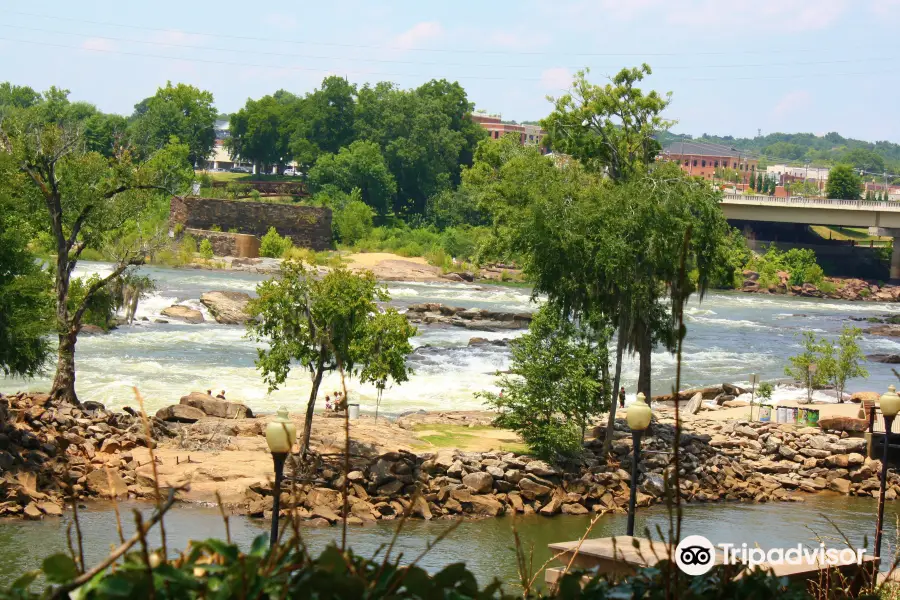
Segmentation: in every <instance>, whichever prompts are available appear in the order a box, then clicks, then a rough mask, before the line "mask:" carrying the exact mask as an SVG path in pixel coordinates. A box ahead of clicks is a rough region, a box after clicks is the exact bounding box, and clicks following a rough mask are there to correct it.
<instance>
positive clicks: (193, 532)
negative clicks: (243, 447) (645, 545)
mask: <svg viewBox="0 0 900 600" xmlns="http://www.w3.org/2000/svg"><path fill="white" fill-rule="evenodd" d="M132 509H139V510H141V511H142V512H143V513H144V515H145V517H146V515H147V514H148V513H149V511H150V505H149V504H146V503H136V502H127V503H122V504H121V505H120V510H121V512H122V515H123V520H124V526H123V530H124V532H125V535H126V536H130V535H131V534H132V533H133V532H134V525H133V523H134V520H133V516H132ZM875 509H876V503H875V501H874V500H873V499H872V498H851V497H844V496H836V495H835V496H832V495H825V494H823V495H818V496H809V497H807V499H806V502H804V503H799V504H736V503H727V504H725V503H722V504H694V505H688V506H686V508H685V510H684V524H683V535H685V536H686V535H693V534H701V535H704V536H706V537H707V538H709V539H710V541H712V542H713V543H714V544H719V543H733V544H736V545H737V546H740V545H741V544H742V543H746V544H747V546H748V547H751V548H752V547H756V546H757V545H758V546H759V547H760V548H763V549H765V550H768V549H770V548H788V547H796V546H797V544H803V545H804V546H808V547H812V548H815V547H816V546H818V540H819V539H822V540H823V541H825V543H826V545H828V546H834V547H837V548H842V547H845V546H846V544H844V543H843V542H841V541H840V540H842V539H843V537H844V536H846V538H847V539H849V540H850V542H851V543H852V544H853V547H854V548H856V547H859V548H863V547H866V546H864V545H863V544H864V539H866V538H867V543H868V546H867V547H868V548H869V549H871V547H872V541H873V538H874V522H875ZM80 515H81V519H80V522H81V527H82V530H83V531H84V548H85V559H86V562H87V563H88V564H89V565H90V564H95V563H96V562H99V561H100V560H101V559H102V558H103V557H104V556H105V553H106V552H107V551H108V549H109V548H110V547H111V545H117V544H118V537H117V534H116V526H115V516H114V513H113V512H112V510H111V509H110V507H109V506H108V505H104V504H101V503H91V504H90V505H89V506H88V507H86V508H85V509H83V510H82V511H81V512H80ZM896 516H897V506H896V503H892V502H891V503H888V505H887V508H886V515H885V523H887V524H888V526H887V529H886V532H885V539H884V543H885V546H886V548H885V549H884V555H885V556H893V554H892V553H893V549H894V544H895V541H896V535H895V533H894V530H893V525H892V524H893V523H895V522H896V521H895V519H896ZM828 519H831V520H832V521H833V522H834V523H835V524H836V525H837V526H838V527H840V532H841V533H839V532H838V531H837V530H836V529H835V527H834V526H833V525H832V524H831V523H829V521H828ZM70 520H71V516H70V513H68V512H67V513H66V516H64V517H62V518H61V519H46V520H44V521H37V522H35V521H9V522H6V523H2V524H0V547H2V548H3V552H2V557H0V586H2V585H8V584H9V583H11V582H12V581H13V580H14V579H15V578H16V577H17V576H18V575H21V574H22V573H23V572H24V571H26V570H29V569H37V568H40V563H41V560H42V559H43V557H45V556H47V555H49V554H51V553H53V552H65V549H66V528H67V527H68V525H69V522H70ZM589 522H590V518H589V517H568V516H557V517H554V518H553V519H552V520H550V519H547V518H545V517H541V516H532V517H528V518H520V519H519V521H518V524H517V526H518V529H519V532H520V535H521V538H522V540H523V543H524V546H525V547H526V549H529V548H530V547H531V546H532V545H533V547H534V566H535V568H538V567H540V566H541V565H542V564H543V563H544V562H545V561H546V560H547V559H548V558H549V557H550V553H549V551H548V549H547V544H549V543H553V542H563V541H570V540H577V539H579V538H580V537H581V536H582V535H583V534H584V532H585V530H586V528H587V526H588V524H589ZM668 523H669V520H668V513H667V511H666V509H665V508H664V507H662V506H655V507H652V508H648V509H639V510H638V513H637V518H636V527H635V530H636V531H637V532H643V531H646V530H647V529H649V530H650V531H651V532H652V537H653V538H654V539H660V538H659V536H658V535H657V534H656V533H655V532H656V531H657V527H659V528H661V529H662V530H663V531H664V532H665V531H667V529H668ZM451 524H452V522H451V521H431V522H425V521H420V520H413V521H410V522H408V523H407V524H406V526H405V528H404V533H403V535H402V536H400V537H399V539H398V541H397V545H396V548H395V555H396V553H402V554H403V556H404V557H406V562H408V561H409V560H412V558H413V557H415V556H418V555H419V553H420V552H422V551H423V550H424V549H425V545H426V544H427V543H428V542H429V541H430V540H433V539H434V538H435V537H436V536H437V535H439V534H440V533H441V532H442V531H444V530H445V529H446V528H447V527H450V526H451ZM551 524H552V526H551ZM512 525H513V521H512V518H510V517H501V518H497V519H486V520H483V521H464V522H462V523H461V524H460V525H459V527H458V528H457V529H456V530H455V531H453V532H451V533H450V534H449V535H448V536H447V537H446V538H445V539H444V540H443V541H441V543H440V544H438V545H437V546H436V547H435V548H434V549H432V550H431V551H430V552H429V553H428V554H427V555H426V556H425V558H424V559H423V560H422V561H421V562H420V565H421V566H422V567H423V568H425V569H426V570H428V571H430V572H435V571H438V570H440V569H441V568H443V567H445V566H447V565H448V564H451V563H454V562H466V563H467V564H468V566H469V568H470V569H471V570H472V571H473V573H474V574H475V576H476V577H477V578H478V580H479V582H480V583H482V584H485V583H488V582H490V581H491V580H492V579H493V578H494V577H497V578H499V579H500V580H501V581H503V582H504V583H505V584H507V586H508V587H509V588H512V587H513V586H515V583H516V582H517V575H516V560H515V553H514V550H513V548H514V541H513V536H512ZM395 527H396V523H390V522H380V523H379V524H378V525H374V526H371V527H366V528H351V529H350V530H349V535H348V538H349V545H350V547H351V548H353V550H354V552H356V553H357V554H360V555H362V556H369V557H371V556H373V555H374V554H375V552H376V550H378V549H379V547H381V546H382V545H386V544H388V543H389V542H390V541H391V537H392V536H393V533H394V528H395ZM230 529H231V536H232V539H233V540H234V541H235V542H236V543H238V544H239V545H240V546H241V547H242V548H243V549H245V550H247V549H249V547H250V543H251V541H252V540H253V538H255V537H256V536H258V535H266V534H267V531H268V522H266V521H261V520H253V519H249V518H246V517H232V518H231V519H230ZM166 531H167V534H168V538H167V541H168V546H169V548H170V549H174V550H183V549H184V548H185V547H186V546H187V543H188V540H192V539H193V540H202V539H206V538H208V537H220V538H224V537H225V527H224V525H223V522H222V518H221V516H220V515H219V512H218V510H216V509H214V508H205V507H199V506H198V507H192V506H184V505H181V506H177V507H175V508H174V509H173V510H172V511H171V512H170V513H169V515H168V516H167V518H166ZM624 532H625V516H623V515H607V516H605V517H602V518H601V519H600V520H599V522H598V523H597V524H596V525H595V526H594V529H593V530H592V531H591V534H590V537H606V536H611V535H624ZM841 534H843V535H841ZM340 535H341V533H340V528H339V527H332V528H328V529H304V530H303V537H304V540H305V542H306V544H307V546H308V547H309V548H310V551H311V552H313V553H314V554H315V553H318V552H319V551H320V550H321V549H322V548H324V547H325V546H326V545H327V544H329V543H331V542H338V543H339V542H340ZM153 539H154V540H155V541H154V545H155V546H156V547H158V541H159V538H158V536H156V535H155V536H154V537H153ZM869 555H871V552H870V553H869Z"/></svg>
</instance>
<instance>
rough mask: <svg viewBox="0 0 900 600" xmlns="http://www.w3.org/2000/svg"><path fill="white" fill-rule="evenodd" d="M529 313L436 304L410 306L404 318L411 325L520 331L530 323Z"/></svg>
mask: <svg viewBox="0 0 900 600" xmlns="http://www.w3.org/2000/svg"><path fill="white" fill-rule="evenodd" d="M531 317H532V315H531V313H508V312H496V311H491V310H486V309H483V308H462V307H459V306H447V305H445V304H439V303H436V302H428V303H424V304H411V305H410V306H409V308H407V311H406V318H407V319H408V320H409V321H410V322H411V323H425V324H444V325H453V326H455V327H465V328H466V329H474V330H478V331H501V330H504V329H522V328H525V327H528V324H529V323H531Z"/></svg>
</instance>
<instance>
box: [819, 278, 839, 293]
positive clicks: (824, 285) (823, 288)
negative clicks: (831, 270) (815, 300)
mask: <svg viewBox="0 0 900 600" xmlns="http://www.w3.org/2000/svg"><path fill="white" fill-rule="evenodd" d="M818 287H819V291H820V292H824V293H826V294H833V293H835V292H836V291H837V286H836V285H835V284H833V283H832V282H830V281H821V282H820V283H819V284H818Z"/></svg>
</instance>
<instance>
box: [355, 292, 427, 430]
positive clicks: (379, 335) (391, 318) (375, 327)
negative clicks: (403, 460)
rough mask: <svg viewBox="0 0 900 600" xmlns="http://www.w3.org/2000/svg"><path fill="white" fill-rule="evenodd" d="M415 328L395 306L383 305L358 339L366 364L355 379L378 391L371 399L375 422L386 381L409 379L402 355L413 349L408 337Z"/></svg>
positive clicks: (400, 381) (397, 381) (414, 331)
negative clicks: (363, 334) (382, 310)
mask: <svg viewBox="0 0 900 600" xmlns="http://www.w3.org/2000/svg"><path fill="white" fill-rule="evenodd" d="M416 331H417V330H416V328H415V327H413V326H412V325H410V324H409V321H408V320H407V318H406V317H405V316H404V315H401V314H400V313H398V312H397V309H395V308H387V309H385V311H384V312H379V313H376V314H375V315H374V316H373V317H372V321H371V323H369V326H368V327H367V329H366V335H365V337H364V338H363V339H362V340H361V341H360V348H359V354H360V355H361V356H365V357H366V364H365V366H364V367H363V368H362V370H361V371H360V373H359V380H360V381H361V382H363V383H372V384H374V385H375V389H377V390H378V398H377V400H376V401H375V421H376V422H377V421H378V409H379V408H380V407H381V398H382V396H383V395H384V390H385V388H386V387H387V384H388V382H389V381H393V382H394V383H396V384H397V385H399V384H401V383H404V382H406V381H409V376H410V374H411V370H410V369H409V367H407V365H406V357H407V356H409V355H410V354H411V353H412V351H413V347H412V345H411V344H410V343H409V338H411V337H413V336H414V335H416Z"/></svg>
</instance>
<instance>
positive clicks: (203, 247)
mask: <svg viewBox="0 0 900 600" xmlns="http://www.w3.org/2000/svg"><path fill="white" fill-rule="evenodd" d="M200 256H201V257H202V258H205V259H206V260H209V259H211V258H212V257H213V247H212V242H210V241H209V239H207V238H203V240H202V241H201V242H200ZM263 256H265V255H263Z"/></svg>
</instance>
